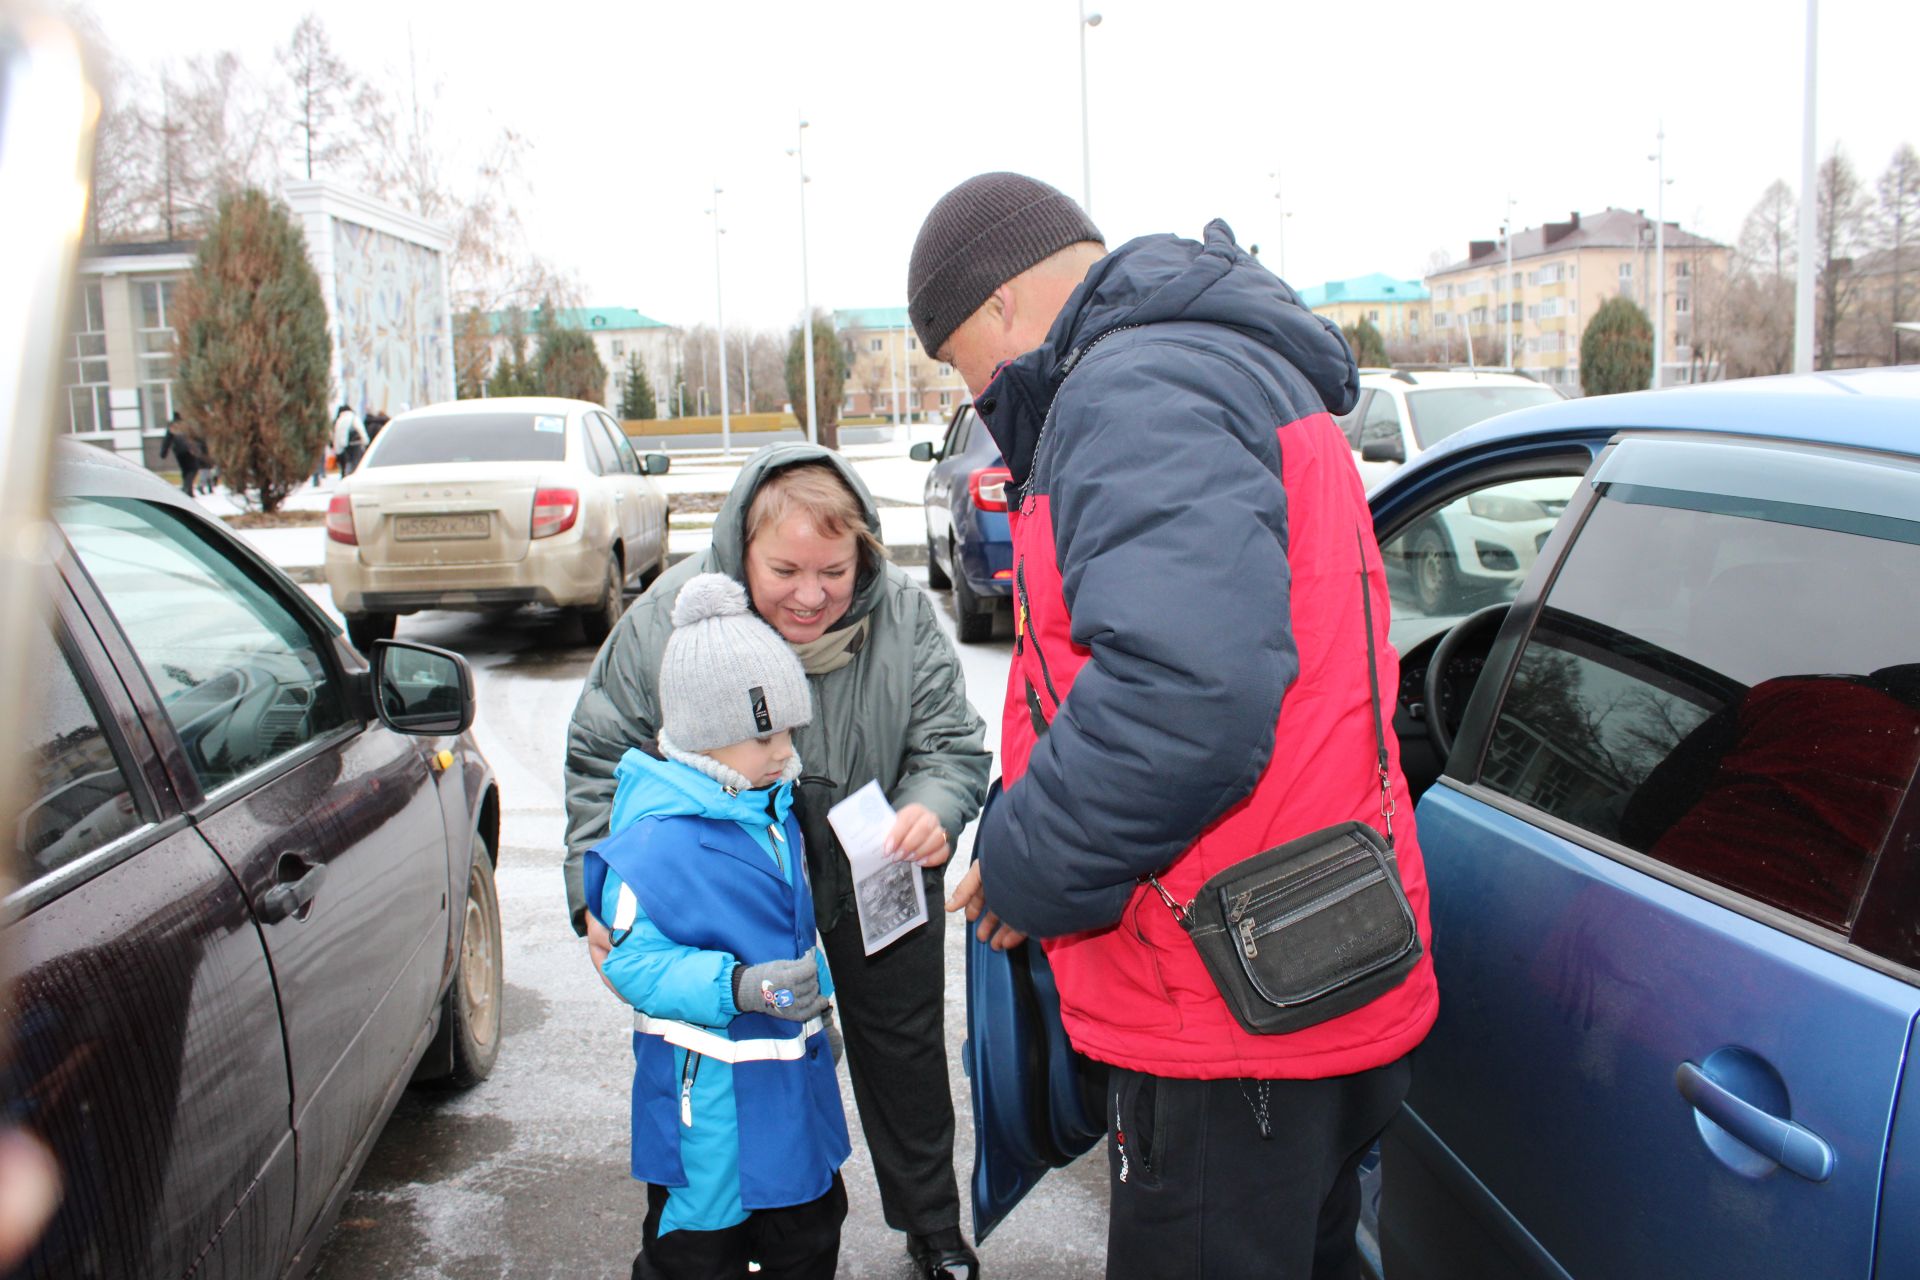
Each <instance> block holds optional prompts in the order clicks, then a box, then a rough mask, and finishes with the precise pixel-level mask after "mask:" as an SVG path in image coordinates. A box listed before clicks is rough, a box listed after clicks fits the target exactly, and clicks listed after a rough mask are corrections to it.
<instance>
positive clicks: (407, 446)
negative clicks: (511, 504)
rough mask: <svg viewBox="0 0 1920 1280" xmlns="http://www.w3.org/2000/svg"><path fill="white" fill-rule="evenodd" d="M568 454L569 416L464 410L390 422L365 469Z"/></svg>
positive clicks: (538, 459)
mask: <svg viewBox="0 0 1920 1280" xmlns="http://www.w3.org/2000/svg"><path fill="white" fill-rule="evenodd" d="M566 454H567V420H566V418H565V417H564V416H562V415H560V414H557V413H464V414H460V415H459V416H457V417H455V416H449V417H444V418H415V419H413V420H411V421H409V420H407V419H404V418H403V419H401V420H400V421H398V422H393V423H389V424H388V425H387V428H386V429H385V430H384V431H382V432H381V433H380V439H379V440H378V441H376V442H375V443H374V447H373V450H372V452H370V453H369V454H368V455H367V458H366V461H365V462H363V463H361V465H362V466H366V467H411V466H418V465H420V464H421V463H423V462H558V461H560V460H561V459H562V458H564V457H565V456H566Z"/></svg>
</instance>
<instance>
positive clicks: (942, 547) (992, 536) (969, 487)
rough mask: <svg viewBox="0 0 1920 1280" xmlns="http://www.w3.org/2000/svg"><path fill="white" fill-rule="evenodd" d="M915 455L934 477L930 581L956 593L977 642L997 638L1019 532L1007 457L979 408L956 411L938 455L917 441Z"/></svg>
mask: <svg viewBox="0 0 1920 1280" xmlns="http://www.w3.org/2000/svg"><path fill="white" fill-rule="evenodd" d="M910 456H911V457H912V458H913V460H914V461H916V462H931V463H933V464H934V465H933V469H932V470H931V471H929V472H927V487H926V498H925V501H926V507H927V581H928V583H929V584H931V585H932V586H935V587H948V586H951V587H952V588H953V620H954V629H955V630H956V631H957V632H958V633H959V636H960V638H961V639H962V640H965V641H967V642H969V643H972V642H974V641H979V640H986V639H990V638H991V637H992V635H993V619H994V615H995V614H996V613H998V612H1000V611H1001V610H1002V609H1003V608H1005V607H1006V606H1007V605H1008V604H1009V603H1010V602H1011V600H1012V599H1013V534H1012V531H1011V530H1010V529H1009V528H1008V526H1007V486H1008V484H1009V483H1010V482H1011V481H1012V479H1013V473H1012V472H1010V471H1008V470H1007V467H1006V463H1005V462H1003V461H1002V460H1001V457H1000V447H999V446H998V445H996V444H995V443H994V442H993V436H992V434H991V433H989V432H988V431H987V428H986V426H985V425H984V424H982V423H981V421H980V418H979V416H978V415H976V414H975V413H974V411H973V406H972V405H971V404H963V405H961V406H960V408H959V409H957V410H955V412H954V415H953V419H952V421H950V422H949V423H948V424H947V438H946V439H945V440H944V441H943V442H942V443H941V444H940V447H939V449H938V450H937V451H936V450H935V448H934V446H933V445H931V444H926V443H922V444H916V445H914V446H913V449H912V452H911V454H910Z"/></svg>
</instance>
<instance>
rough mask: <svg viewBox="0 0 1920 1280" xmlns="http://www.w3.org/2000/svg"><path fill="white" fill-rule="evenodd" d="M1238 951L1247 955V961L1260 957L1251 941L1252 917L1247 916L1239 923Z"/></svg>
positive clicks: (1258, 951)
mask: <svg viewBox="0 0 1920 1280" xmlns="http://www.w3.org/2000/svg"><path fill="white" fill-rule="evenodd" d="M1240 949H1241V950H1242V951H1244V952H1246V953H1247V959H1249V960H1253V959H1256V958H1257V957H1258V956H1259V955H1260V948H1259V947H1258V946H1257V945H1255V943H1254V941H1253V917H1252V916H1248V917H1247V918H1246V919H1244V920H1242V921H1241V922H1240Z"/></svg>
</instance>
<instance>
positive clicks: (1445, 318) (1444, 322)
mask: <svg viewBox="0 0 1920 1280" xmlns="http://www.w3.org/2000/svg"><path fill="white" fill-rule="evenodd" d="M1452 323H1453V313H1452V312H1450V311H1436V312H1434V313H1433V327H1434V328H1436V329H1444V328H1446V327H1447V326H1448V325H1451V324H1452Z"/></svg>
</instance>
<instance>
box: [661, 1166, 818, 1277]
mask: <svg viewBox="0 0 1920 1280" xmlns="http://www.w3.org/2000/svg"><path fill="white" fill-rule="evenodd" d="M671 1194H672V1191H671V1189H670V1188H667V1187H662V1186H658V1185H656V1184H654V1183H651V1182H650V1183H648V1184H647V1221H646V1226H645V1227H644V1229H643V1231H642V1234H641V1237H640V1252H639V1253H638V1254H636V1255H635V1256H634V1259H633V1280H731V1277H734V1276H740V1277H745V1276H746V1275H747V1264H748V1263H749V1262H757V1263H759V1264H760V1270H759V1272H758V1274H759V1275H760V1276H761V1277H762V1280H833V1273H834V1270H835V1269H836V1268H837V1267H838V1266H839V1265H840V1224H841V1223H842V1222H845V1221H846V1218H847V1189H846V1186H845V1185H844V1184H843V1183H842V1182H841V1181H840V1175H839V1174H837V1173H836V1174H834V1175H833V1185H832V1186H831V1187H829V1188H827V1193H826V1194H825V1195H823V1196H821V1197H820V1198H819V1199H818V1200H809V1201H807V1203H805V1204H797V1205H794V1206H793V1207H792V1208H790V1209H756V1210H754V1211H753V1212H752V1213H749V1214H748V1215H747V1220H746V1221H745V1222H742V1223H739V1224H738V1225H736V1226H731V1227H724V1228H722V1229H721V1230H719V1231H669V1232H667V1234H666V1235H664V1236H663V1235H661V1234H660V1215H661V1214H662V1213H664V1212H665V1211H666V1208H667V1197H668V1196H669V1195H671Z"/></svg>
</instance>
